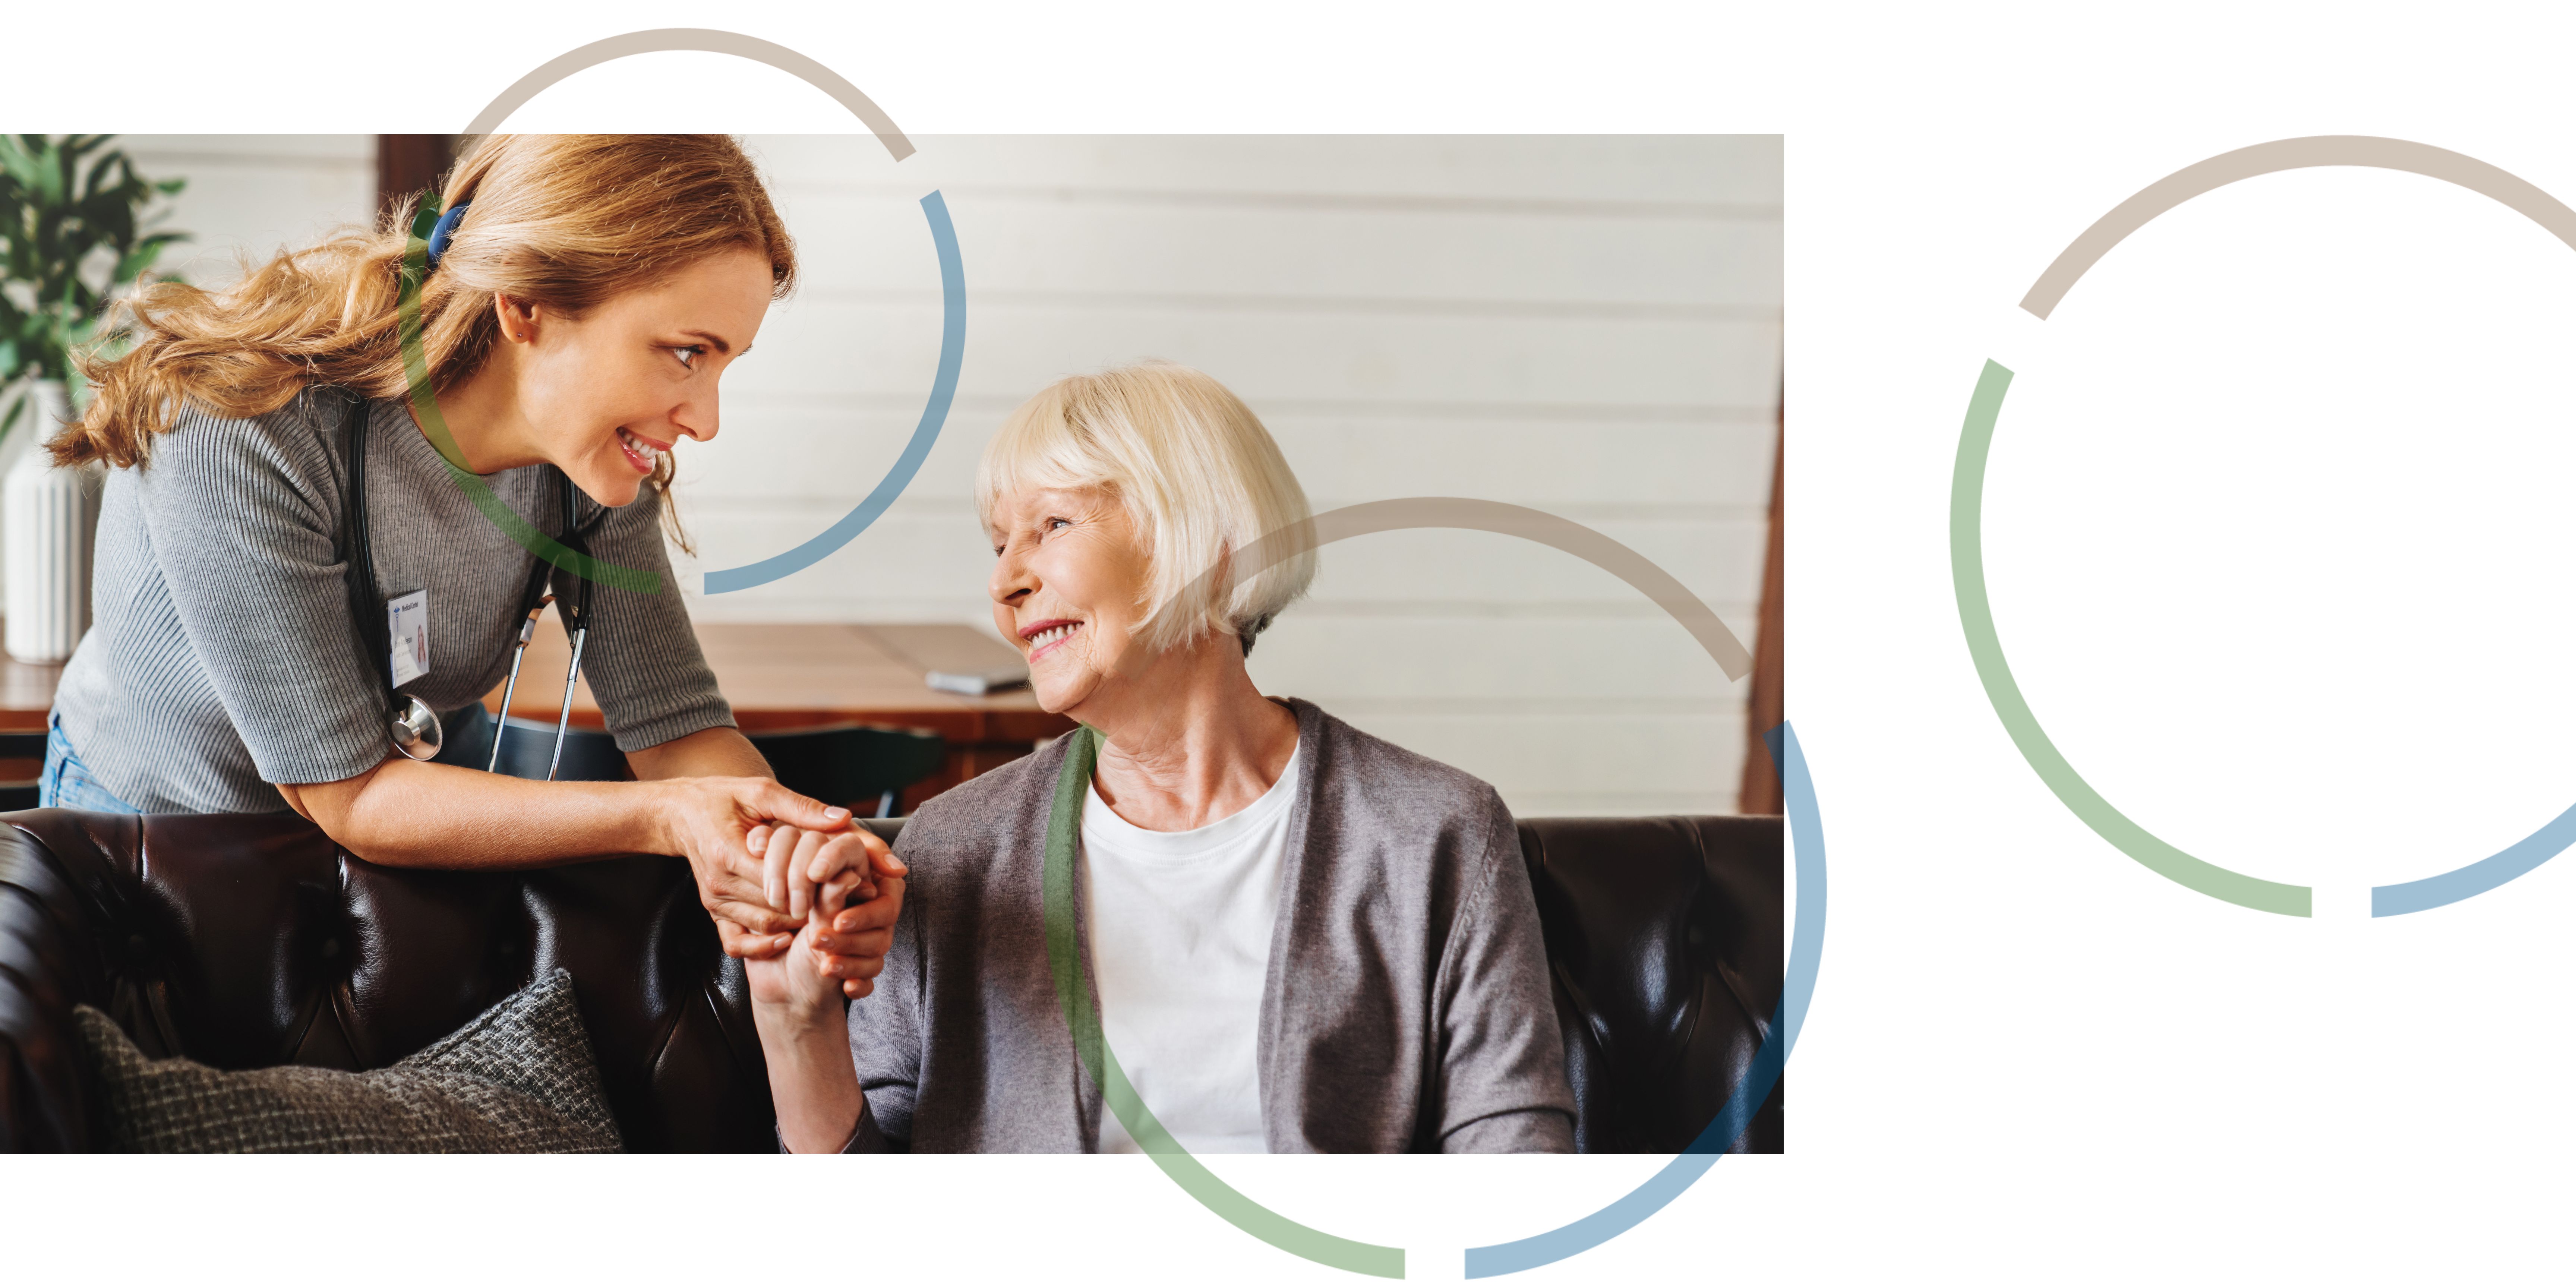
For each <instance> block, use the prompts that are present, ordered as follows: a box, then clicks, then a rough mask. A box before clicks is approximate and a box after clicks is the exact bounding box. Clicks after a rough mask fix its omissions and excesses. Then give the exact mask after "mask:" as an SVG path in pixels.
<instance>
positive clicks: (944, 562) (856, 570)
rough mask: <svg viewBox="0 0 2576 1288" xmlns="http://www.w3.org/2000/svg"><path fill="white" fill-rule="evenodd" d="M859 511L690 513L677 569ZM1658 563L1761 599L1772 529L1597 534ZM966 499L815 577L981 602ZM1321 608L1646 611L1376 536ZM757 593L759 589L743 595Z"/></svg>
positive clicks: (1699, 587)
mask: <svg viewBox="0 0 2576 1288" xmlns="http://www.w3.org/2000/svg"><path fill="white" fill-rule="evenodd" d="M845 509H846V507H835V508H828V509H827V508H822V507H816V506H803V505H798V506H790V505H784V504H782V505H778V506H774V507H769V508H767V509H755V508H751V507H739V508H738V507H733V506H726V507H716V506H693V505H690V504H688V503H686V502H685V501H684V502H682V504H681V507H680V510H679V514H680V519H681V521H682V523H683V524H684V526H685V527H686V528H687V530H688V531H689V533H690V535H691V537H692V538H693V540H694V542H695V544H696V545H697V548H698V554H697V556H695V557H694V558H692V559H687V560H675V566H694V567H697V568H731V567H738V566H740V565H743V564H747V563H751V562H753V561H755V560H759V559H765V558H768V557H769V556H771V555H774V554H777V553H779V552H781V551H784V550H788V549H792V548H794V547H795V546H797V545H799V544H801V543H803V542H804V541H805V540H806V539H808V538H810V537H812V536H813V535H814V534H816V533H818V532H821V531H823V530H824V529H825V528H826V527H828V526H829V525H830V524H831V523H832V522H834V521H835V520H837V519H839V518H840V517H841V515H842V513H844V512H845ZM1591 526H1593V527H1595V528H1596V529H1597V530H1599V531H1601V532H1603V533H1605V534H1607V535H1608V536H1610V537H1611V538H1612V539H1613V540H1616V541H1618V542H1620V543H1621V544H1623V545H1626V546H1628V547H1629V548H1630V549H1632V550H1636V551H1637V552H1639V553H1640V554H1643V555H1644V556H1645V557H1646V558H1648V559H1650V560H1652V561H1654V562H1655V563H1656V564H1657V566H1659V567H1661V568H1663V569H1664V570H1665V571H1666V572H1668V573H1671V574H1672V575H1673V576H1675V577H1677V578H1679V579H1681V582H1682V584H1683V585H1684V586H1686V587H1689V588H1690V589H1691V591H1692V592H1693V593H1694V594H1697V595H1698V596H1700V597H1701V598H1702V599H1703V600H1707V601H1710V602H1720V601H1723V602H1748V601H1751V600H1753V599H1754V598H1756V596H1757V595H1758V593H1759V587H1760V585H1761V581H1760V578H1761V553H1762V536H1761V534H1762V531H1763V530H1764V523H1763V520H1762V519H1760V518H1759V517H1756V516H1750V515H1747V516H1743V517H1738V518H1717V519H1651V520H1603V521H1600V522H1598V523H1595V524H1593V525H1591ZM985 541H986V538H984V537H983V535H982V533H981V532H980V530H979V529H978V528H977V527H976V525H975V519H974V515H973V512H972V511H971V510H969V509H967V508H966V507H965V506H964V505H963V504H962V503H958V504H956V505H955V506H954V508H953V509H952V508H951V507H950V506H945V505H943V506H940V507H938V508H937V509H935V510H934V509H931V508H930V507H928V506H927V505H909V504H905V503H898V504H897V506H896V507H895V508H894V509H892V510H889V511H888V512H887V513H886V514H885V515H883V516H882V517H880V518H879V519H878V520H877V522H876V523H875V524H873V525H872V526H871V527H870V528H869V529H868V531H866V532H864V533H862V534H860V535H859V537H858V538H857V539H856V540H854V541H852V542H850V543H849V544H848V545H847V546H844V547H843V548H842V549H841V550H840V551H839V552H837V553H835V554H832V555H829V556H827V557H825V558H824V560H823V561H822V562H820V563H818V564H817V565H815V567H814V569H813V570H812V571H811V572H809V573H806V574H800V575H803V576H810V577H813V578H814V579H815V580H816V583H817V584H818V585H821V586H826V587H828V586H835V585H844V584H846V585H852V586H856V585H858V584H861V582H860V581H858V580H852V579H854V578H863V580H864V584H866V585H867V586H869V587H870V588H872V589H874V590H876V591H879V592H882V593H887V594H893V595H899V596H907V597H925V598H926V597H934V596H938V595H942V594H965V593H980V592H981V591H982V589H983V587H984V585H985V582H986V579H987V578H988V577H989V576H990V575H991V570H992V565H993V555H992V548H991V547H990V546H989V545H987V544H985ZM1319 564H1320V568H1319V571H1318V574H1317V576H1316V580H1315V585H1314V592H1313V593H1314V595H1315V597H1316V598H1317V599H1319V600H1327V601H1334V602H1342V603H1359V604H1368V603H1376V604H1408V603H1423V602H1455V601H1466V602H1476V601H1493V602H1514V601H1524V600H1537V601H1542V602H1547V603H1587V602H1599V603H1612V604H1626V603H1631V602H1647V601H1644V599H1643V596H1642V595H1641V594H1640V593H1639V592H1638V591H1637V590H1635V589H1634V588H1632V587H1630V586H1629V585H1628V584H1627V583H1626V582H1623V581H1621V580H1619V579H1618V578H1616V577H1613V576H1611V575H1610V574H1609V573H1607V572H1604V571H1602V570H1600V569H1598V568H1595V567H1593V566H1592V565H1591V564H1589V563H1586V562H1584V561H1582V560H1580V559H1577V558H1575V557H1574V556H1572V555H1569V554H1566V553H1564V552H1562V551H1559V550H1554V549H1550V548H1548V547H1545V546H1540V545H1537V544H1535V543H1532V542H1527V541H1522V540H1520V539H1518V538H1514V537H1506V536H1502V535H1500V534H1497V533H1486V532H1452V531H1436V530H1435V531H1409V532H1383V533H1372V534H1370V535H1368V536H1365V537H1355V538H1352V539H1351V540H1349V541H1347V542H1340V543H1336V544H1334V545H1331V546H1327V547H1325V548H1324V549H1323V550H1322V551H1321V552H1319ZM741 593H744V594H757V593H758V592H757V591H756V590H755V591H745V592H741Z"/></svg>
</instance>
